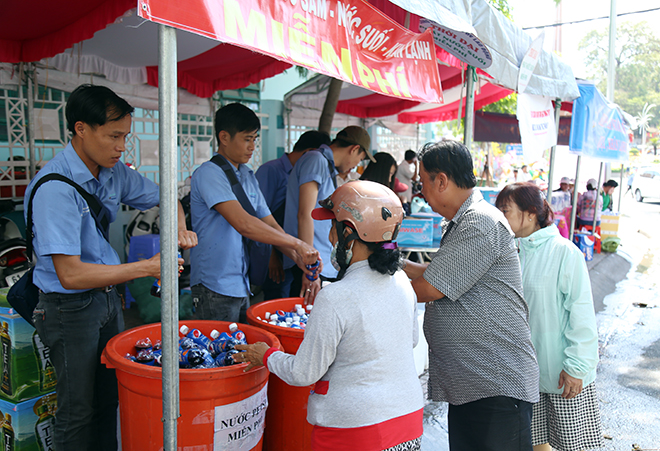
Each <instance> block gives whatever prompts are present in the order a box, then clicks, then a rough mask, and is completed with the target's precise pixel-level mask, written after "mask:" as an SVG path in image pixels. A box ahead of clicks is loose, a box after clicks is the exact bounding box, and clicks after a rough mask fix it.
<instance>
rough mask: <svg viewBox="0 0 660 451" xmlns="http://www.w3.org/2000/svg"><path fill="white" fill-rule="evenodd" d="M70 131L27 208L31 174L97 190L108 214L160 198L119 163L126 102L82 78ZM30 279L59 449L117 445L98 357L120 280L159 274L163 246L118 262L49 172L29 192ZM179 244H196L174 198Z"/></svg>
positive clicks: (109, 380)
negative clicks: (53, 377) (51, 382)
mask: <svg viewBox="0 0 660 451" xmlns="http://www.w3.org/2000/svg"><path fill="white" fill-rule="evenodd" d="M65 112H66V119H67V124H68V129H69V131H70V132H71V133H72V134H73V136H72V138H71V142H70V143H69V144H68V145H67V146H66V148H65V149H64V150H63V151H62V152H60V153H59V154H57V155H56V156H55V157H54V158H53V159H52V160H50V161H49V162H48V163H47V164H46V165H45V166H44V167H43V169H42V170H40V171H39V174H38V175H37V177H36V178H35V179H34V180H33V181H32V182H31V183H30V185H29V186H28V188H27V191H26V193H25V211H26V212H27V210H28V205H27V203H28V200H29V198H30V193H31V192H32V189H33V187H34V184H35V182H36V181H37V180H39V179H40V178H42V177H43V176H44V175H46V174H49V173H58V174H61V175H63V176H65V177H67V178H69V179H71V180H73V181H74V182H76V183H77V184H78V185H80V186H81V187H82V188H83V189H85V190H86V191H87V192H89V193H90V194H93V195H96V196H97V197H98V198H99V200H100V201H101V202H102V204H103V206H104V208H105V209H106V210H107V214H108V216H109V219H110V221H111V222H112V221H114V220H115V218H116V217H117V211H118V209H119V204H120V203H124V204H127V205H130V206H132V207H134V208H138V209H140V210H147V209H149V208H151V207H154V206H156V205H158V202H159V190H158V185H156V184H155V183H154V182H152V181H150V180H148V179H147V178H145V177H143V176H142V175H140V174H139V173H138V172H137V171H135V170H133V169H130V168H128V167H127V166H126V165H125V164H123V163H122V162H121V161H120V157H121V155H122V153H123V152H124V151H125V150H126V146H125V143H126V136H127V135H128V134H129V133H130V132H131V113H132V112H133V107H131V106H130V105H129V104H128V103H127V102H126V101H125V100H124V99H122V98H120V97H118V96H117V95H116V94H115V93H114V92H112V91H111V90H110V89H108V88H106V87H104V86H92V85H82V86H79V87H78V88H76V89H75V90H74V91H73V93H71V96H70V97H69V100H68V102H67V104H66V110H65ZM32 212H33V223H34V226H33V232H34V240H33V244H34V253H35V255H36V257H37V261H36V265H35V269H34V276H33V279H34V283H35V284H36V285H37V286H38V287H39V289H40V291H41V292H40V293H39V303H38V304H37V307H36V309H35V310H34V315H33V319H34V322H35V326H36V329H37V331H38V333H39V336H40V337H41V339H42V341H43V342H44V343H45V344H46V345H47V346H48V347H49V348H50V356H51V359H52V362H53V365H54V367H55V372H56V374H57V413H56V414H55V424H54V429H53V442H54V446H55V449H56V450H58V451H64V450H89V449H92V447H94V448H95V449H99V450H116V449H117V405H118V394H117V379H116V377H115V370H114V369H109V368H106V367H105V365H102V364H101V362H100V357H101V352H102V351H103V348H105V345H106V343H107V342H108V341H109V340H110V338H112V337H113V336H114V335H116V334H117V333H119V332H121V331H122V330H123V329H124V319H123V314H122V310H121V309H122V307H121V299H120V297H119V294H117V290H116V288H115V285H116V284H119V283H123V282H126V281H128V280H132V279H134V278H137V277H148V276H151V277H160V254H157V255H155V256H154V257H153V258H150V259H148V260H142V261H138V262H134V263H126V264H121V262H120V260H119V256H118V255H117V252H115V250H114V249H113V248H112V247H111V246H110V243H108V241H107V240H106V239H105V238H104V236H103V233H102V232H100V231H99V230H98V228H97V226H96V222H95V220H94V218H93V217H92V214H91V213H90V208H89V205H88V204H87V202H86V201H85V200H84V199H83V198H82V197H81V196H80V195H79V194H78V192H77V191H76V190H75V188H73V187H72V186H70V185H69V184H67V183H64V182H61V181H56V180H51V181H48V182H46V183H45V184H44V185H43V186H41V187H40V188H39V189H38V190H37V191H36V193H35V196H34V200H33V204H32ZM178 220H179V234H178V238H179V245H180V246H181V247H183V248H186V249H187V248H191V247H193V246H195V245H196V244H197V237H196V236H195V234H194V233H193V232H190V231H187V230H186V229H185V224H186V222H185V217H184V215H183V209H182V208H181V205H179V217H178Z"/></svg>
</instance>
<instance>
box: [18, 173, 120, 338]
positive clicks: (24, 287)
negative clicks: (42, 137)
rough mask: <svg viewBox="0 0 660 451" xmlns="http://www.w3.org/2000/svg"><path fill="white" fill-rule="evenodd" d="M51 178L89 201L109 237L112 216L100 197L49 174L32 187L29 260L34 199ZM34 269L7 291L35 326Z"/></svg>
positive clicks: (28, 320)
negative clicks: (74, 190)
mask: <svg viewBox="0 0 660 451" xmlns="http://www.w3.org/2000/svg"><path fill="white" fill-rule="evenodd" d="M51 180H59V181H61V182H65V183H68V184H69V185H71V186H73V187H74V188H75V189H76V191H78V194H80V195H81V196H82V198H83V199H85V201H86V202H87V205H89V210H90V212H91V213H92V216H93V217H94V220H95V221H96V227H98V229H99V230H100V231H101V233H102V234H103V237H104V238H105V239H106V240H107V239H108V229H109V226H110V218H109V216H108V214H107V210H106V208H105V207H104V206H103V203H101V201H100V199H99V198H98V197H96V196H95V195H93V194H90V193H88V192H87V191H85V190H84V189H83V188H82V187H81V186H80V185H78V184H77V183H76V182H74V181H73V180H71V179H69V178H67V177H64V176H63V175H61V174H47V175H45V176H43V177H42V178H40V179H39V180H38V181H37V183H35V184H34V188H32V192H31V193H30V200H29V201H28V207H27V208H28V211H27V221H26V222H27V224H26V226H25V227H26V230H25V237H26V238H27V245H26V254H27V255H26V257H27V258H28V260H32V239H33V238H34V233H33V231H32V200H33V199H34V195H35V193H36V192H37V188H39V187H40V186H41V185H43V184H44V183H46V182H49V181H51ZM33 271H34V267H32V268H30V269H29V270H28V272H26V273H25V274H23V276H22V277H21V278H20V279H19V280H18V282H16V283H15V284H14V285H12V287H11V288H10V289H9V292H8V293H7V301H8V302H9V304H10V305H11V306H12V307H13V308H14V310H16V312H17V313H18V314H19V315H21V316H22V317H23V319H25V320H26V321H27V322H28V323H30V324H32V325H33V326H34V323H33V322H32V312H33V311H34V308H35V307H36V306H37V303H38V302H39V288H38V287H37V286H36V285H35V284H34V283H33V282H32V273H33Z"/></svg>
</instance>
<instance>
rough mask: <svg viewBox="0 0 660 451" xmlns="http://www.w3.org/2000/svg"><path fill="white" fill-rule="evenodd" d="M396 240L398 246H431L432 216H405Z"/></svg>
mask: <svg viewBox="0 0 660 451" xmlns="http://www.w3.org/2000/svg"><path fill="white" fill-rule="evenodd" d="M396 241H397V243H398V245H399V246H400V247H433V218H411V217H408V218H405V219H404V220H403V222H402V223H401V229H400V230H399V235H398V236H397V239H396Z"/></svg>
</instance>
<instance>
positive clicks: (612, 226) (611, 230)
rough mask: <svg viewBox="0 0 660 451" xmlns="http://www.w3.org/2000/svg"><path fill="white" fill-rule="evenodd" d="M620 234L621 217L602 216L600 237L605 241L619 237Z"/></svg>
mask: <svg viewBox="0 0 660 451" xmlns="http://www.w3.org/2000/svg"><path fill="white" fill-rule="evenodd" d="M618 233H619V215H618V214H616V215H602V216H601V217H600V236H601V238H602V239H603V240H604V239H605V238H610V237H614V236H617V235H618Z"/></svg>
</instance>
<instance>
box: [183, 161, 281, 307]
mask: <svg viewBox="0 0 660 451" xmlns="http://www.w3.org/2000/svg"><path fill="white" fill-rule="evenodd" d="M232 168H234V167H233V166H232ZM234 173H235V174H236V178H237V179H238V181H239V183H240V184H241V186H242V187H243V190H244V191H245V194H246V195H247V197H248V199H250V203H251V204H252V206H253V207H254V210H255V212H256V213H257V216H258V217H259V218H264V217H266V216H269V215H270V210H269V209H268V206H267V205H266V201H265V200H264V196H263V194H261V190H260V189H259V182H257V179H256V177H255V176H254V173H253V172H252V170H251V169H250V168H248V167H247V166H246V165H244V164H241V165H239V166H238V169H236V168H234ZM231 200H238V199H236V196H235V195H234V192H233V191H232V190H231V184H230V183H229V180H228V179H227V175H226V174H225V172H224V171H223V170H222V168H220V166H218V165H217V164H215V163H213V162H211V161H207V162H206V163H204V164H202V165H201V166H200V167H199V168H197V170H195V172H194V173H193V175H192V179H191V182H190V215H191V217H192V228H193V230H194V231H195V233H197V240H198V244H197V246H196V247H194V248H192V249H191V251H190V284H191V286H194V285H197V284H200V283H201V284H202V285H204V286H205V287H206V288H208V289H209V290H211V291H215V292H216V293H218V294H222V295H224V296H233V297H245V296H249V295H250V282H249V279H248V271H247V270H248V256H247V255H245V253H244V249H243V237H242V236H241V234H240V233H238V231H237V230H236V229H235V228H233V227H232V226H231V224H229V222H227V220H226V219H225V218H224V216H222V215H221V214H220V213H218V211H217V210H216V209H215V208H213V207H214V206H215V205H217V204H221V203H223V202H228V201H231Z"/></svg>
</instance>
